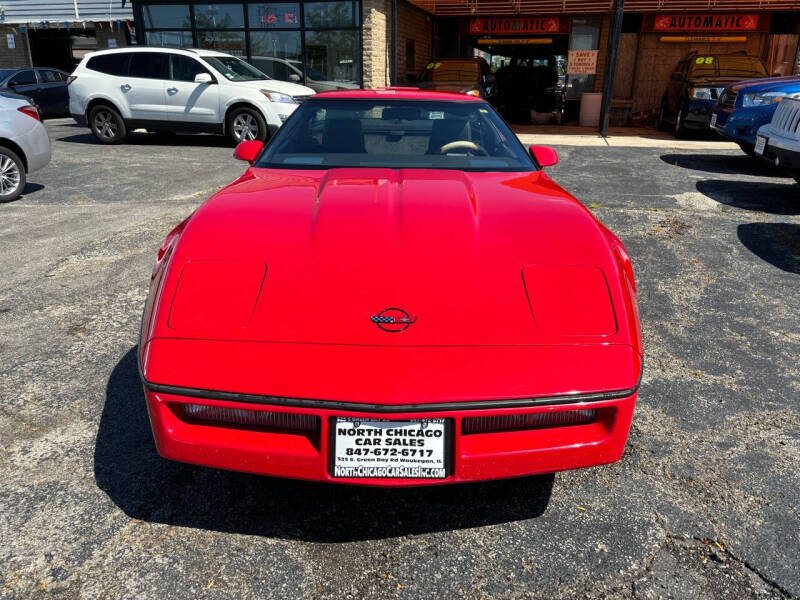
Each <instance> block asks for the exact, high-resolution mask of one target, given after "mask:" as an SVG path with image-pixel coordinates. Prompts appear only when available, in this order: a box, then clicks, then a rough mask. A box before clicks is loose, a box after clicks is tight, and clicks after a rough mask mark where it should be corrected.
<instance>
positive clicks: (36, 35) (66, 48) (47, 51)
mask: <svg viewBox="0 0 800 600" xmlns="http://www.w3.org/2000/svg"><path fill="white" fill-rule="evenodd" d="M27 31H28V39H29V41H30V44H31V58H32V59H33V66H34V67H55V68H56V69H62V70H64V71H69V72H70V73H71V72H72V70H73V69H74V68H75V61H74V60H73V58H72V44H71V43H70V34H69V32H68V31H67V30H66V29H52V30H51V29H47V30H43V31H40V30H37V29H28V30H27Z"/></svg>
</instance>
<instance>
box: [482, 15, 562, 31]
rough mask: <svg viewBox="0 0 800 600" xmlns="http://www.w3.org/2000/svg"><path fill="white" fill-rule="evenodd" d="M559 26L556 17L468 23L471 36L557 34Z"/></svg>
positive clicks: (485, 20) (559, 21) (500, 19)
mask: <svg viewBox="0 0 800 600" xmlns="http://www.w3.org/2000/svg"><path fill="white" fill-rule="evenodd" d="M560 26H561V20H560V19H559V18H558V17H531V18H515V19H503V18H499V19H472V20H470V22H469V32H470V33H471V34H472V35H483V34H490V35H520V34H525V33H528V34H537V33H558V31H559V28H560Z"/></svg>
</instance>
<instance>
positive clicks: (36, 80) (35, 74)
mask: <svg viewBox="0 0 800 600" xmlns="http://www.w3.org/2000/svg"><path fill="white" fill-rule="evenodd" d="M27 71H30V72H31V73H33V82H32V83H17V84H14V83H13V81H14V78H15V77H18V76H19V75H21V74H22V73H25V72H27ZM40 83H42V81H41V78H40V77H39V73H38V72H37V71H36V68H35V67H28V68H27V69H20V70H19V71H17V72H16V73H14V74H13V75H12V76H11V77H9V78H8V82H7V83H6V86H7V87H9V88H10V87H11V86H12V85H39V84H40Z"/></svg>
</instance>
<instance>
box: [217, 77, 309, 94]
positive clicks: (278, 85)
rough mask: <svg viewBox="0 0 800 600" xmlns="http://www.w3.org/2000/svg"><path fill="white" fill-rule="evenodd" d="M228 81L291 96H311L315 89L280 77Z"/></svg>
mask: <svg viewBox="0 0 800 600" xmlns="http://www.w3.org/2000/svg"><path fill="white" fill-rule="evenodd" d="M228 83H231V84H234V85H243V86H246V87H250V88H255V89H257V90H269V91H270V92H279V93H281V94H288V95H289V96H311V95H313V94H314V90H312V89H311V88H309V87H306V86H304V85H299V84H297V83H292V82H290V81H280V80H278V79H259V80H257V81H229V82H228Z"/></svg>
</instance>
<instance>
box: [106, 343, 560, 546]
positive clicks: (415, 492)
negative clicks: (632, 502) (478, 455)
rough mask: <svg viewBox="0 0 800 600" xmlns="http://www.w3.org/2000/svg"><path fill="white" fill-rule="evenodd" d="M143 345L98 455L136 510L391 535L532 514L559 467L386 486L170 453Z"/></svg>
mask: <svg viewBox="0 0 800 600" xmlns="http://www.w3.org/2000/svg"><path fill="white" fill-rule="evenodd" d="M136 350H137V349H136V347H134V348H132V349H131V350H130V351H128V353H127V354H125V356H124V357H123V358H122V359H121V360H120V361H119V363H118V364H117V365H116V367H115V368H114V370H113V372H112V373H111V377H110V378H109V381H108V385H107V387H106V403H105V407H104V409H103V414H102V417H101V419H100V427H99V430H98V432H97V440H96V445H95V454H94V474H95V480H96V482H97V485H98V486H99V487H100V488H101V489H102V490H104V491H105V492H106V493H107V494H108V495H109V497H110V498H111V500H112V501H113V502H114V503H115V504H116V505H117V506H119V507H120V508H121V509H122V510H123V511H124V512H125V514H127V515H128V516H130V517H133V518H136V519H142V520H147V521H155V522H159V523H168V524H171V525H180V526H184V527H194V528H199V529H209V530H216V531H225V532H233V533H244V534H251V535H260V536H269V537H278V538H287V539H300V540H305V541H313V542H345V541H355V540H364V539H382V538H386V537H394V536H400V535H407V534H416V533H427V532H433V531H446V530H454V529H463V528H468V527H480V526H483V525H490V524H497V523H506V522H511V521H518V520H522V519H530V518H534V517H538V516H540V515H542V514H543V513H544V511H545V509H546V508H547V505H548V503H549V501H550V493H551V491H552V487H553V482H554V481H555V476H554V475H542V476H539V477H527V478H522V479H511V480H505V481H497V482H488V483H480V484H467V485H456V486H433V487H424V488H413V489H407V488H406V489H378V488H362V487H353V486H343V485H333V484H319V483H310V482H300V481H290V480H283V479H274V478H269V477H261V476H256V475H248V474H242V473H234V472H230V471H220V470H216V469H207V468H203V467H195V466H191V465H183V464H179V463H175V462H171V461H168V460H164V459H162V458H161V457H160V456H158V454H157V453H156V449H155V446H154V444H153V438H152V435H151V433H150V424H149V422H148V417H147V410H146V408H145V402H144V394H143V392H142V387H141V383H140V381H139V375H138V371H137V366H136Z"/></svg>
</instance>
